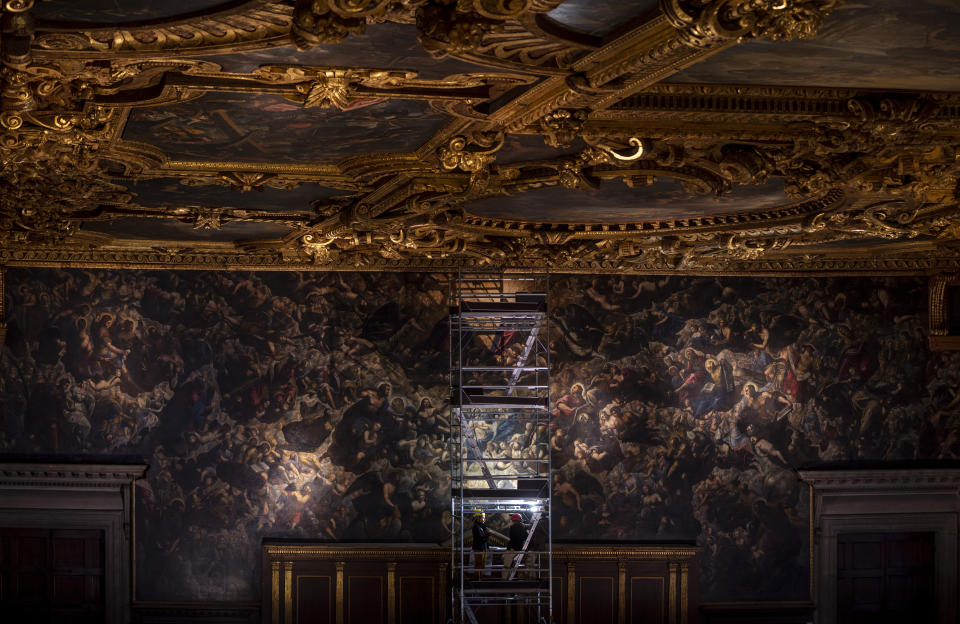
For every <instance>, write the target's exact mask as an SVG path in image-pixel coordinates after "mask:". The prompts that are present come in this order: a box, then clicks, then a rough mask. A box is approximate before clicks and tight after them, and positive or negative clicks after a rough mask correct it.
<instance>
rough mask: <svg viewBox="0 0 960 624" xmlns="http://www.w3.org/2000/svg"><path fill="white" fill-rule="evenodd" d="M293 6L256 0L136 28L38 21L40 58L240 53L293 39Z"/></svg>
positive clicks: (37, 42) (133, 26)
mask: <svg viewBox="0 0 960 624" xmlns="http://www.w3.org/2000/svg"><path fill="white" fill-rule="evenodd" d="M292 14H293V8H292V7H291V6H290V5H289V4H287V3H285V2H269V1H264V0H252V1H250V2H246V3H244V4H242V5H240V6H236V7H232V8H230V9H227V10H224V11H219V12H213V13H210V14H207V15H204V16H201V17H189V18H186V19H176V18H174V19H171V20H167V21H163V22H161V23H156V24H149V25H131V26H123V25H120V26H105V27H101V28H86V29H84V28H80V29H77V28H75V27H71V26H61V25H59V24H57V23H55V22H51V23H44V22H41V23H39V24H38V25H37V29H36V38H35V42H34V54H35V55H36V56H37V58H54V59H56V58H64V57H84V58H102V59H110V58H116V57H124V58H129V57H143V56H156V55H158V54H164V53H177V54H180V55H183V54H185V53H191V54H212V53H221V52H235V51H238V50H245V49H252V48H260V47H264V46H267V45H271V44H272V45H278V44H281V43H286V42H288V41H290V39H289V37H290V24H291V19H292Z"/></svg>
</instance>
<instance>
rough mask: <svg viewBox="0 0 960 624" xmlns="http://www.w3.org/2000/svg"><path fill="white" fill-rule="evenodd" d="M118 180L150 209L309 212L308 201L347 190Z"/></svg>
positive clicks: (337, 194)
mask: <svg viewBox="0 0 960 624" xmlns="http://www.w3.org/2000/svg"><path fill="white" fill-rule="evenodd" d="M118 183H120V184H122V185H124V186H126V187H127V189H129V191H130V193H131V194H132V195H133V196H134V199H133V201H135V202H136V203H138V204H141V205H144V206H148V207H152V208H156V207H160V206H208V207H219V208H241V209H247V210H266V211H270V212H290V211H308V212H309V211H311V210H312V208H313V205H312V202H314V201H316V200H324V199H329V198H332V197H339V196H345V195H349V194H350V193H351V191H345V190H340V189H332V188H329V187H325V186H321V185H319V184H310V183H303V184H300V185H298V186H296V187H295V188H291V189H286V188H272V187H269V186H261V187H259V188H257V189H252V190H247V191H244V190H240V189H238V188H236V187H234V186H220V185H214V184H205V185H188V184H181V181H180V179H179V178H156V179H153V180H121V181H119V182H118Z"/></svg>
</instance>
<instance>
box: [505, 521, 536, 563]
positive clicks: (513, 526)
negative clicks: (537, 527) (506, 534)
mask: <svg viewBox="0 0 960 624" xmlns="http://www.w3.org/2000/svg"><path fill="white" fill-rule="evenodd" d="M526 543H527V527H526V525H525V524H523V517H521V516H520V514H518V513H515V514H510V543H509V544H508V545H507V552H505V553H504V554H503V572H502V574H503V578H504V579H509V578H510V569H511V568H513V566H514V565H517V564H519V563H520V561H517V555H519V554H521V553H522V552H523V547H524V546H525V545H526ZM532 558H533V555H532V554H531V553H526V554H523V556H521V557H520V560H521V561H522V562H523V563H524V565H525V566H527V567H529V566H530V563H531V561H532ZM517 575H519V572H517V573H516V574H515V575H514V578H516V576H517Z"/></svg>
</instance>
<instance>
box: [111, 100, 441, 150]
mask: <svg viewBox="0 0 960 624" xmlns="http://www.w3.org/2000/svg"><path fill="white" fill-rule="evenodd" d="M446 119H447V118H446V117H445V116H443V115H441V114H440V113H437V112H435V111H433V110H432V109H431V108H430V107H429V105H428V104H427V103H425V102H418V101H401V100H393V101H390V100H388V101H384V100H377V99H372V98H371V99H364V100H358V101H355V102H353V103H352V108H350V109H348V110H343V111H340V110H334V109H323V108H310V109H305V108H303V106H299V105H296V104H294V103H292V102H290V101H289V100H286V99H284V98H283V97H280V96H277V95H269V94H259V95H257V94H243V93H208V94H207V95H205V96H203V97H202V98H200V99H197V100H193V101H190V102H184V103H180V104H176V105H173V106H168V107H162V108H144V109H138V110H134V111H133V112H132V114H131V115H130V120H129V122H128V123H127V126H126V129H125V131H124V135H123V138H124V139H127V140H132V141H139V142H142V143H148V144H150V145H153V146H155V147H157V148H159V149H161V150H163V151H164V152H165V153H166V154H167V155H168V156H170V157H171V158H176V159H203V160H212V161H223V160H229V161H244V162H264V163H274V162H281V163H317V162H325V163H333V162H337V161H339V160H342V159H344V158H347V157H350V156H358V155H361V154H364V153H383V152H412V151H414V150H416V149H417V148H419V147H420V146H421V145H422V144H423V143H424V142H426V141H427V140H428V139H429V138H430V137H431V136H432V135H433V134H434V133H435V132H436V131H437V130H439V129H440V128H441V127H443V125H444V123H445V122H446Z"/></svg>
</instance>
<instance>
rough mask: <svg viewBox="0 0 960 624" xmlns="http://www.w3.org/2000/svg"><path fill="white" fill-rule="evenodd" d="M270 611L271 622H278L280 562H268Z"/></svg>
mask: <svg viewBox="0 0 960 624" xmlns="http://www.w3.org/2000/svg"><path fill="white" fill-rule="evenodd" d="M270 613H271V614H272V619H271V622H273V624H280V562H279V561H271V562H270Z"/></svg>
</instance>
